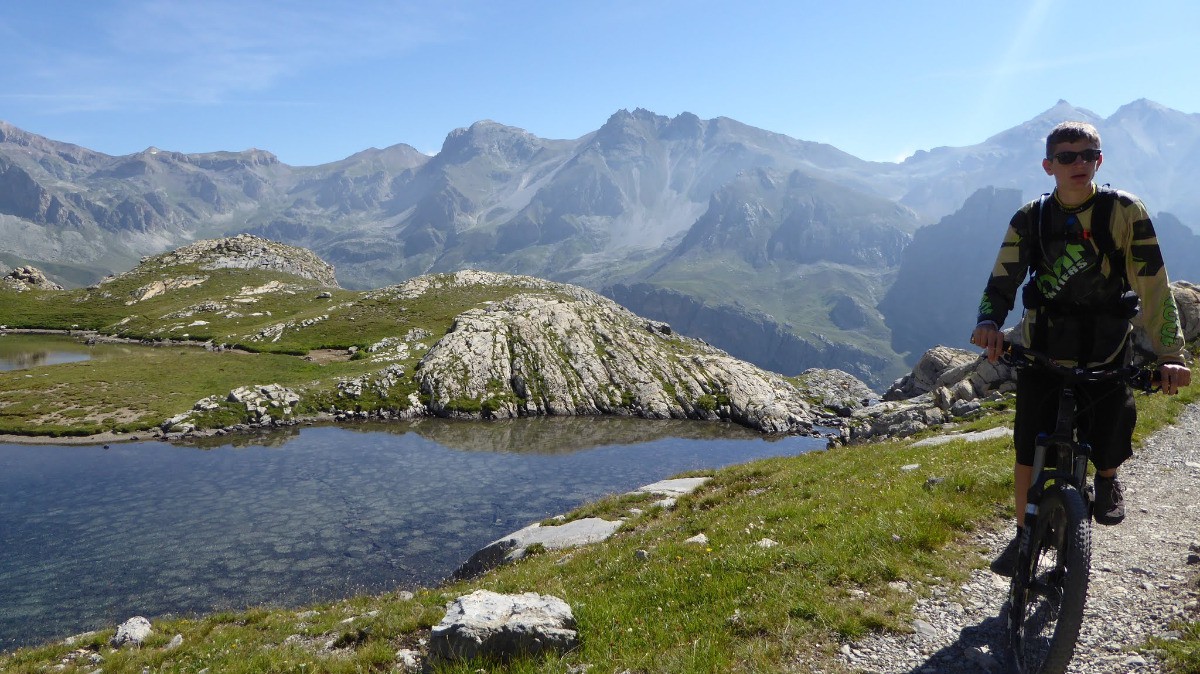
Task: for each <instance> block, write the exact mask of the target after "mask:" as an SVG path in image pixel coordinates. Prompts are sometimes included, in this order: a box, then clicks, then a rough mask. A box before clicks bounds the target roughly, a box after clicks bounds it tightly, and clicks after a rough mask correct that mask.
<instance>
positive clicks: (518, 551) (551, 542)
mask: <svg viewBox="0 0 1200 674" xmlns="http://www.w3.org/2000/svg"><path fill="white" fill-rule="evenodd" d="M619 528H621V522H620V521H616V522H612V521H609V520H606V519H601V518H599V517H585V518H583V519H578V520H572V521H570V522H567V523H565V524H560V525H555V526H546V527H544V526H542V525H541V524H540V523H534V524H531V525H529V526H527V527H525V528H524V529H521V530H519V531H515V532H513V533H511V534H509V535H507V536H505V537H504V538H500V539H497V540H495V541H492V542H491V543H489V544H487V545H486V546H484V547H483V548H482V549H481V550H479V551H478V552H476V553H475V554H473V555H471V558H470V559H468V560H467V561H466V562H465V563H463V565H462V566H460V567H458V570H456V571H455V572H454V577H455V578H471V577H473V576H477V575H479V574H481V573H483V572H484V571H488V570H489V569H493V568H495V567H497V566H500V565H501V564H507V563H509V562H515V561H517V560H519V559H522V558H523V557H524V556H525V552H526V550H528V549H529V547H530V546H533V545H540V546H541V547H543V548H545V549H546V550H561V549H563V548H570V547H574V546H577V545H588V544H591V543H599V542H600V541H603V540H606V539H607V538H609V537H610V536H612V535H613V534H614V533H616V531H617V529H619Z"/></svg>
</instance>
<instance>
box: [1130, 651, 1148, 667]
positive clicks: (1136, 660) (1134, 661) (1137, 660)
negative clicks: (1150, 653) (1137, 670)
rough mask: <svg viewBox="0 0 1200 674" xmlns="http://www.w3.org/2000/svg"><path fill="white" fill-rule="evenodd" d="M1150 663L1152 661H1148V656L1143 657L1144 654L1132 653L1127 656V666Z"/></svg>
mask: <svg viewBox="0 0 1200 674" xmlns="http://www.w3.org/2000/svg"><path fill="white" fill-rule="evenodd" d="M1148 664H1150V663H1148V662H1146V658H1143V657H1142V656H1140V655H1137V654H1134V655H1131V656H1129V657H1127V658H1125V665H1126V666H1127V667H1141V666H1143V665H1148Z"/></svg>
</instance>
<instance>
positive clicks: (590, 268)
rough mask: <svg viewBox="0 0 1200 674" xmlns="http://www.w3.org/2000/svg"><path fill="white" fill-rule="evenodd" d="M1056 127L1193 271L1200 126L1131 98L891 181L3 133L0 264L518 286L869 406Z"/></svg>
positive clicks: (729, 147)
mask: <svg viewBox="0 0 1200 674" xmlns="http://www.w3.org/2000/svg"><path fill="white" fill-rule="evenodd" d="M1064 119H1082V120H1086V121H1090V122H1092V123H1093V124H1095V125H1096V126H1097V127H1098V128H1099V130H1100V132H1101V134H1102V136H1103V139H1104V149H1105V163H1104V166H1103V170H1102V179H1103V180H1105V181H1109V182H1112V184H1113V185H1114V186H1117V187H1121V188H1123V189H1128V190H1130V191H1133V192H1135V193H1137V194H1138V195H1139V196H1141V197H1142V198H1143V199H1144V200H1145V201H1146V203H1147V204H1148V205H1149V206H1150V208H1151V209H1152V212H1153V213H1156V214H1157V213H1159V212H1160V210H1161V211H1167V212H1168V213H1167V214H1165V218H1164V216H1159V220H1163V221H1167V222H1169V223H1170V224H1171V231H1172V232H1173V234H1172V236H1176V237H1178V239H1179V241H1178V242H1177V243H1176V247H1177V249H1179V250H1192V249H1193V243H1192V239H1194V238H1195V236H1194V235H1193V234H1192V230H1194V229H1196V228H1197V227H1198V226H1200V221H1195V220H1194V218H1195V217H1196V216H1195V215H1194V214H1195V213H1197V212H1198V211H1197V207H1198V206H1200V203H1198V202H1200V194H1197V193H1195V192H1194V191H1192V190H1189V189H1184V183H1183V181H1184V180H1185V179H1186V178H1188V177H1190V176H1191V175H1194V174H1195V169H1197V168H1200V166H1198V165H1197V163H1198V162H1200V153H1198V152H1196V150H1198V149H1200V115H1196V114H1187V113H1182V112H1178V111H1175V110H1171V109H1169V108H1165V107H1163V106H1161V105H1158V104H1156V103H1153V102H1151V101H1146V100H1139V101H1135V102H1132V103H1130V104H1128V105H1126V106H1123V107H1122V108H1120V109H1119V110H1117V111H1116V112H1115V113H1114V114H1113V115H1111V116H1110V117H1108V118H1100V117H1099V116H1097V115H1095V114H1094V113H1092V112H1090V111H1088V110H1084V109H1081V108H1076V107H1074V106H1071V105H1070V104H1069V103H1066V102H1065V101H1060V102H1059V103H1058V104H1056V105H1055V106H1053V107H1051V108H1050V109H1048V110H1047V111H1046V112H1044V113H1042V114H1041V115H1038V116H1037V117H1035V118H1034V119H1032V120H1029V121H1028V122H1025V123H1023V124H1021V125H1019V126H1017V127H1014V128H1012V129H1009V130H1006V131H1002V132H1001V133H998V134H996V135H994V136H992V137H991V138H988V139H986V140H985V141H983V142H982V143H979V144H977V145H973V146H969V147H957V148H950V147H942V148H935V149H932V150H929V151H921V152H917V153H916V154H914V155H913V156H912V157H909V158H908V159H906V160H905V161H903V162H900V163H887V162H869V161H864V160H861V159H858V158H856V157H854V156H852V155H850V154H847V153H845V152H842V151H840V150H838V149H837V148H835V147H833V146H830V145H826V144H821V143H814V142H808V141H803V140H797V139H794V138H790V137H788V136H785V135H782V134H777V133H772V132H770V131H766V130H762V129H757V128H754V127H751V126H747V125H745V124H742V123H739V122H737V121H735V120H732V119H728V118H723V117H722V118H716V119H710V120H702V119H700V118H698V117H697V116H695V115H692V114H690V113H682V114H679V115H677V116H675V117H665V116H662V115H657V114H654V113H652V112H649V111H646V110H641V109H638V110H634V111H632V112H629V111H626V110H621V111H618V112H616V113H615V114H613V115H612V116H611V117H610V118H609V119H608V120H607V121H606V122H605V123H604V124H603V125H602V126H600V128H598V129H597V130H596V131H594V132H591V133H589V134H586V135H584V136H582V137H580V138H577V139H573V140H552V139H543V138H539V137H537V136H535V135H533V134H530V133H528V132H527V131H524V130H522V129H518V128H514V127H510V126H505V125H503V124H499V123H496V122H492V121H481V122H477V123H475V124H473V125H471V126H470V127H468V128H462V129H456V130H454V131H452V132H450V133H449V134H448V135H447V137H446V140H445V142H444V143H443V146H442V148H441V150H440V151H439V152H438V153H437V154H436V155H433V156H428V155H425V154H422V153H420V152H418V151H417V150H415V149H414V148H412V147H410V146H407V145H402V144H401V145H394V146H391V147H387V148H384V149H375V148H371V149H367V150H364V151H362V152H359V153H357V154H354V155H352V156H350V157H347V158H346V159H343V160H341V161H338V162H333V163H329V164H323V165H320V166H311V167H293V166H288V165H286V164H283V163H281V162H280V161H279V160H278V159H277V158H276V157H275V156H274V155H272V154H271V153H269V152H266V151H263V150H247V151H243V152H213V153H203V154H182V153H177V152H171V151H167V150H160V149H157V148H147V149H146V150H144V151H142V152H139V153H135V154H131V155H124V156H116V157H114V156H109V155H105V154H102V153H98V152H94V151H91V150H88V149H86V148H82V147H79V146H75V145H70V144H66V143H61V142H57V141H54V140H51V139H47V138H44V137H41V136H38V135H35V134H32V133H29V132H26V131H23V130H21V129H18V128H16V127H13V126H11V125H9V124H5V123H3V122H0V240H2V241H3V242H4V243H3V244H0V265H7V266H17V265H18V264H32V265H35V266H37V267H39V268H41V269H43V270H44V271H45V272H46V273H47V274H48V275H49V276H51V277H52V278H54V279H55V280H58V281H59V282H61V283H63V284H64V285H76V286H79V285H87V284H90V283H93V282H95V281H96V280H98V279H99V278H101V277H103V276H105V275H107V274H111V273H114V272H119V271H124V270H126V269H129V268H131V267H132V266H134V265H135V264H136V263H137V261H138V260H139V259H140V258H142V257H144V256H147V255H152V254H157V253H160V252H162V251H164V250H168V249H172V248H175V247H178V246H180V245H182V244H185V243H187V242H189V241H192V240H195V239H200V238H209V237H216V236H226V235H232V234H237V233H243V232H246V233H252V234H256V235H259V236H263V237H266V238H270V239H274V240H278V241H281V242H284V243H287V244H290V245H296V246H302V247H305V248H308V249H311V250H313V251H314V252H316V253H317V254H318V255H320V256H321V258H323V259H325V260H327V261H329V262H331V263H332V264H334V265H335V267H336V268H337V276H338V279H339V281H340V282H341V283H342V285H344V286H346V287H349V288H370V287H380V286H383V285H386V284H390V283H395V282H399V281H402V280H404V279H407V278H410V277H413V276H417V275H420V274H424V273H429V272H439V271H453V270H457V269H462V268H468V267H470V268H479V269H486V270H491V271H500V272H510V273H521V274H529V275H535V276H540V277H544V278H547V279H551V280H555V281H565V282H571V283H576V284H580V285H584V286H587V287H591V288H593V289H597V290H600V291H602V292H604V293H605V294H608V295H610V296H612V297H614V298H615V299H617V300H618V301H621V302H622V303H624V304H626V306H628V307H629V308H630V309H632V310H633V311H635V312H637V313H639V314H642V315H645V316H647V317H650V318H654V319H658V320H666V321H669V322H671V323H672V325H674V326H675V328H676V329H678V330H680V331H682V332H685V333H686V334H691V335H693V336H697V337H700V338H703V339H706V340H708V341H710V343H712V344H714V345H716V346H719V347H721V348H723V349H725V350H727V351H729V352H730V353H732V354H733V355H735V356H739V357H742V358H745V359H747V360H750V361H751V362H754V363H756V364H758V365H760V366H763V367H767V368H770V369H773V370H776V371H779V372H783V373H787V374H794V373H796V372H799V371H800V370H803V369H805V368H808V367H837V368H839V369H844V370H847V371H849V372H852V373H853V374H856V375H858V376H860V377H862V378H863V379H865V380H867V381H869V382H871V383H872V384H873V385H886V384H887V383H888V382H890V380H891V379H892V378H894V377H896V376H899V375H901V374H903V372H904V370H905V361H906V359H907V362H908V363H909V364H911V362H912V360H913V359H914V358H915V357H916V356H919V355H920V353H921V352H922V351H923V350H924V349H925V348H928V347H929V346H932V345H933V344H935V343H940V342H942V341H947V337H949V338H950V339H951V340H953V339H958V340H959V341H961V336H962V335H963V334H964V333H965V331H966V330H967V329H968V328H969V326H970V323H971V321H972V320H973V317H974V307H973V300H974V299H975V298H977V296H978V292H979V290H980V289H981V288H982V285H983V281H984V280H985V278H986V274H987V272H988V271H989V268H990V265H991V259H992V258H993V256H994V253H995V248H996V246H997V245H998V243H999V240H1000V236H1001V235H1002V233H1003V228H1004V226H1005V224H1007V220H1008V217H1009V216H1010V215H1011V212H1012V210H1015V207H1016V206H1018V205H1019V204H1020V202H1021V200H1022V199H1028V198H1032V197H1033V196H1035V195H1036V194H1038V193H1040V192H1041V191H1044V190H1046V189H1048V188H1049V187H1050V186H1051V185H1050V184H1049V183H1048V182H1047V178H1046V177H1045V175H1044V174H1043V173H1042V171H1041V170H1040V168H1039V167H1038V162H1039V161H1040V158H1041V156H1042V154H1043V152H1044V137H1045V134H1046V132H1047V131H1048V130H1049V128H1050V127H1052V126H1053V125H1054V124H1055V123H1057V122H1059V121H1062V120H1064ZM985 188H986V189H988V190H991V191H985V192H983V193H980V192H979V191H980V190H981V189H985ZM997 200H998V201H997ZM985 201H986V202H987V204H990V205H981V204H982V202H985ZM1170 214H1176V216H1177V217H1176V216H1172V215H1170ZM1189 218H1190V219H1191V220H1189ZM1159 220H1156V222H1158V221H1159ZM1160 235H1161V233H1160ZM918 243H920V245H919V246H917V245H916V244H918ZM956 265H961V266H962V267H963V268H962V269H961V270H960V269H958V267H957V266H956ZM1168 265H1169V267H1168V268H1169V269H1170V270H1171V271H1172V276H1173V278H1188V276H1184V275H1181V273H1180V272H1179V271H1178V270H1177V269H1176V268H1175V266H1174V265H1173V264H1172V260H1171V257H1170V256H1168ZM1183 266H1184V265H1181V267H1180V269H1182V268H1183ZM939 268H946V269H945V273H943V274H940V275H939V274H937V273H934V272H936V270H938V269H939ZM1187 273H1188V274H1191V273H1193V272H1192V271H1191V270H1188V271H1187ZM959 274H961V276H959ZM1198 277H1200V275H1198ZM948 278H949V279H950V281H951V282H950V283H947V279H948ZM946 292H958V293H964V296H965V294H967V293H969V295H970V296H971V300H972V301H970V302H969V303H968V306H967V308H966V309H965V313H963V311H964V310H963V309H962V308H961V306H960V304H961V299H962V298H958V297H956V298H955V299H954V301H952V302H946V303H939V304H937V305H936V307H937V311H936V312H935V313H936V314H937V316H938V317H939V318H938V319H937V320H923V319H918V318H915V316H920V315H921V314H914V313H913V312H914V309H913V307H920V305H921V303H922V302H923V301H926V300H927V299H928V297H929V295H930V294H932V295H935V296H936V295H937V294H938V293H943V294H944V293H946ZM927 313H928V312H927ZM951 324H953V327H952V328H951ZM964 326H965V327H964ZM938 335H942V337H941V338H938V339H935V338H937V337H938ZM931 340H933V341H931ZM939 340H940V341H939Z"/></svg>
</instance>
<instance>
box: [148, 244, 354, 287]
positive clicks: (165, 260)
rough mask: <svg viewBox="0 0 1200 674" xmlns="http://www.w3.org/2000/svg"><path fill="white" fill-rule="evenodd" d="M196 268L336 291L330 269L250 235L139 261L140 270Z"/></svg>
mask: <svg viewBox="0 0 1200 674" xmlns="http://www.w3.org/2000/svg"><path fill="white" fill-rule="evenodd" d="M181 265H198V266H199V267H200V268H201V269H203V270H213V269H267V270H270V271H278V272H283V273H286V274H291V275H293V276H299V277H300V278H305V279H310V280H313V281H316V282H317V283H320V284H321V285H324V286H329V287H332V288H337V287H339V286H338V282H337V278H336V277H335V276H334V270H333V265H331V264H329V263H328V262H325V261H324V260H322V259H321V258H319V257H317V254H316V253H314V252H312V251H311V250H307V249H305V248H297V247H295V246H288V245H285V244H282V243H278V242H276V241H269V240H267V239H263V238H260V237H257V236H253V235H251V234H239V235H237V236H233V237H227V238H223V239H207V240H204V241H197V242H195V243H193V244H190V245H187V246H183V247H182V248H178V249H176V250H173V251H171V252H169V253H163V254H162V255H156V256H154V257H151V258H145V259H143V260H142V264H141V265H140V267H139V269H140V268H147V269H149V268H157V267H177V266H181Z"/></svg>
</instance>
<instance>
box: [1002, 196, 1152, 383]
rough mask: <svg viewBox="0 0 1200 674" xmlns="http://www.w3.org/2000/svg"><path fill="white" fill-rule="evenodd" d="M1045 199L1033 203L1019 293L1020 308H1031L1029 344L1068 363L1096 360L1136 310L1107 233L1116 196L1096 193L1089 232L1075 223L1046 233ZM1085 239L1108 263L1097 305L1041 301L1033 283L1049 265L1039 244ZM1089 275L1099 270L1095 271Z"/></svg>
mask: <svg viewBox="0 0 1200 674" xmlns="http://www.w3.org/2000/svg"><path fill="white" fill-rule="evenodd" d="M1050 198H1051V196H1050V194H1049V193H1047V194H1043V195H1042V196H1041V198H1040V199H1039V200H1038V205H1037V217H1036V223H1034V224H1033V226H1032V227H1031V228H1030V232H1029V236H1028V237H1027V238H1028V246H1029V248H1028V250H1029V280H1028V282H1027V283H1026V284H1025V288H1024V289H1023V290H1022V293H1021V299H1022V301H1023V302H1024V304H1025V307H1026V309H1036V310H1037V315H1036V317H1035V320H1034V322H1033V326H1032V335H1031V338H1032V343H1031V344H1030V346H1031V347H1032V348H1033V349H1035V350H1037V351H1041V352H1043V353H1047V354H1048V355H1050V356H1051V357H1053V358H1057V359H1063V360H1074V361H1077V362H1079V363H1081V364H1082V363H1085V362H1099V361H1101V360H1103V359H1105V358H1107V357H1108V356H1110V355H1112V353H1113V351H1114V350H1115V349H1117V348H1119V347H1120V345H1121V343H1122V342H1123V341H1124V339H1125V336H1126V334H1127V333H1128V330H1129V319H1131V318H1133V317H1134V316H1136V315H1137V312H1138V298H1137V295H1136V294H1134V293H1133V292H1131V291H1130V285H1129V279H1128V278H1127V277H1126V275H1125V263H1124V253H1125V251H1124V250H1122V249H1119V248H1117V245H1116V241H1115V240H1114V239H1113V234H1112V213H1113V208H1114V207H1115V204H1116V201H1117V198H1118V197H1117V192H1116V190H1113V189H1110V188H1109V187H1108V186H1107V185H1105V186H1103V187H1100V188H1098V189H1097V190H1096V195H1095V197H1094V199H1095V201H1094V202H1093V203H1092V206H1091V209H1092V228H1091V231H1090V232H1089V231H1085V230H1084V229H1083V225H1082V224H1081V223H1079V222H1078V219H1076V223H1075V227H1073V228H1071V229H1070V230H1064V231H1059V232H1047V231H1046V225H1047V221H1048V216H1047V213H1046V209H1047V202H1048V201H1049V200H1050ZM1089 239H1090V240H1093V241H1095V243H1096V249H1097V252H1098V254H1099V257H1100V259H1101V260H1103V259H1107V260H1108V268H1109V273H1110V275H1109V276H1108V277H1107V278H1106V279H1105V280H1104V281H1102V282H1101V283H1102V284H1101V286H1100V288H1099V294H1100V298H1099V300H1100V301H1098V302H1094V303H1088V304H1076V303H1072V302H1065V301H1056V300H1055V299H1047V298H1046V297H1045V295H1044V293H1043V291H1042V289H1041V284H1040V283H1039V281H1040V280H1041V279H1040V276H1041V275H1042V274H1049V273H1050V272H1049V270H1048V268H1047V267H1046V265H1048V264H1054V262H1055V261H1053V260H1045V259H1043V255H1044V250H1043V249H1044V243H1045V242H1046V241H1068V242H1076V243H1081V242H1084V241H1087V240H1089ZM1098 265H1099V263H1098ZM1095 273H1096V274H1099V273H1100V272H1099V270H1097V271H1096V272H1095Z"/></svg>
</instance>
